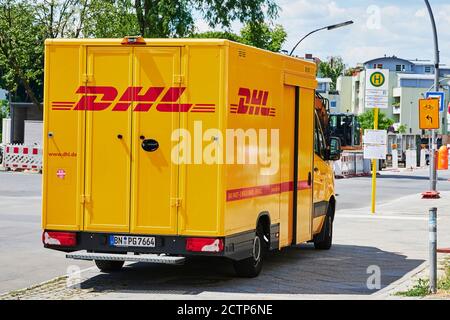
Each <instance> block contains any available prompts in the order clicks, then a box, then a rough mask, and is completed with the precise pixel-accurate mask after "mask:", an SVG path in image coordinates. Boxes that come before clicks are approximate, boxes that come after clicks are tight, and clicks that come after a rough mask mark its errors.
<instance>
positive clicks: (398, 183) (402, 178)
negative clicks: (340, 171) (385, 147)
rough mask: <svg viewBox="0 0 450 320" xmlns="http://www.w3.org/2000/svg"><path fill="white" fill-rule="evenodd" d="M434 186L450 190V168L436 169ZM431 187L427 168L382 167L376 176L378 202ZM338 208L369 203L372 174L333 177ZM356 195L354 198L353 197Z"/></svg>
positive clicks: (356, 206) (367, 205)
mask: <svg viewBox="0 0 450 320" xmlns="http://www.w3.org/2000/svg"><path fill="white" fill-rule="evenodd" d="M438 175H439V177H438V184H437V188H438V190H441V191H450V182H449V181H448V179H449V178H450V172H449V171H439V173H438ZM429 188H430V183H429V171H428V169H420V170H415V171H414V173H413V174H412V173H411V172H390V171H383V172H382V173H381V175H379V176H378V177H377V195H376V198H377V203H378V204H382V203H385V202H388V201H392V200H395V199H398V198H400V197H403V196H407V195H410V194H415V193H422V192H424V191H428V190H429ZM336 193H337V194H338V197H337V209H338V210H343V209H355V208H363V207H370V204H371V198H372V196H371V193H372V177H362V178H350V179H338V180H336ZM356 199H357V201H356Z"/></svg>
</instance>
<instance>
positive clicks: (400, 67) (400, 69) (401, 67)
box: [395, 64, 406, 72]
mask: <svg viewBox="0 0 450 320" xmlns="http://www.w3.org/2000/svg"><path fill="white" fill-rule="evenodd" d="M405 70H406V67H405V65H404V64H398V65H396V66H395V71H397V72H405Z"/></svg>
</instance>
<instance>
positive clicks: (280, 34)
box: [192, 23, 287, 52]
mask: <svg viewBox="0 0 450 320" xmlns="http://www.w3.org/2000/svg"><path fill="white" fill-rule="evenodd" d="M254 28H255V26H250V24H247V25H245V26H244V28H242V29H241V34H240V35H237V34H235V33H232V32H228V31H223V32H221V31H207V32H203V33H196V34H193V35H192V37H193V38H216V39H228V40H232V41H236V42H240V43H243V44H247V45H250V46H254V47H258V48H261V49H266V50H269V51H273V52H279V51H280V50H281V47H282V45H283V43H284V42H285V41H286V37H287V33H286V31H285V30H284V28H283V26H281V25H275V26H274V27H273V28H271V27H270V26H269V25H267V24H265V23H263V24H262V25H261V26H259V27H258V28H259V30H260V31H259V32H257V33H254V30H255V29H254Z"/></svg>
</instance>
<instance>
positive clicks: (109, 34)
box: [83, 0, 140, 38]
mask: <svg viewBox="0 0 450 320" xmlns="http://www.w3.org/2000/svg"><path fill="white" fill-rule="evenodd" d="M88 9H89V10H88V12H87V16H86V22H85V23H84V24H83V35H84V36H86V37H94V38H122V37H124V36H127V35H128V36H129V35H138V34H140V28H139V24H138V19H137V16H136V12H135V7H134V5H133V0H91V1H90V3H89V6H88Z"/></svg>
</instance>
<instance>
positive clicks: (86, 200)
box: [80, 194, 91, 204]
mask: <svg viewBox="0 0 450 320" xmlns="http://www.w3.org/2000/svg"><path fill="white" fill-rule="evenodd" d="M80 202H81V203H82V204H85V203H89V202H91V196H87V195H85V194H82V195H81V197H80Z"/></svg>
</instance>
